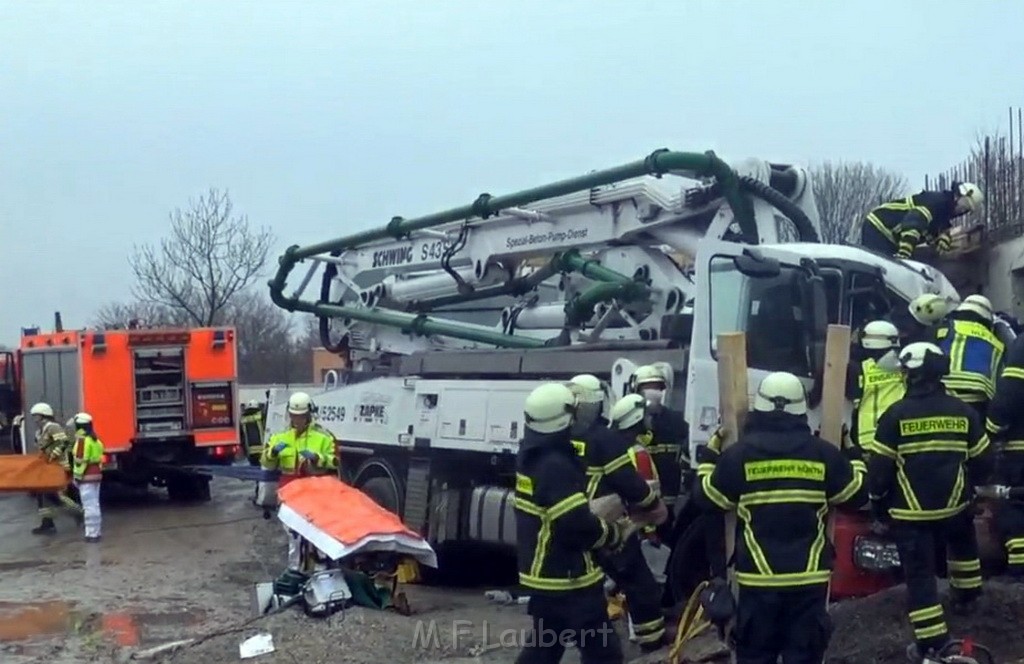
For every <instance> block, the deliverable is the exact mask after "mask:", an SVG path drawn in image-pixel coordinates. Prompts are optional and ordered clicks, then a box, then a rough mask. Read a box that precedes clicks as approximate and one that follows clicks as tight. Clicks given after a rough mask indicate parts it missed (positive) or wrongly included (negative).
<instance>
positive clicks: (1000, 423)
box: [985, 336, 1024, 581]
mask: <svg viewBox="0 0 1024 664" xmlns="http://www.w3.org/2000/svg"><path fill="white" fill-rule="evenodd" d="M1022 403H1024V336H1021V337H1017V338H1016V339H1014V340H1013V343H1011V344H1010V348H1009V349H1008V350H1007V352H1006V366H1005V367H1004V368H1003V373H1002V375H1001V376H1000V377H999V381H998V382H997V383H996V393H995V396H994V397H992V401H991V403H990V404H989V408H988V419H987V420H986V422H985V429H986V431H987V432H988V434H989V436H990V437H991V439H992V441H993V446H994V447H995V448H996V449H998V450H999V455H998V461H997V463H996V472H995V475H996V477H995V481H996V482H997V483H998V484H999V485H1002V486H1007V487H1024V412H1022V409H1021V404H1022ZM995 525H996V530H997V531H998V532H999V535H1000V537H1001V538H1002V540H1003V544H1004V545H1005V547H1006V558H1007V572H1009V574H1010V576H1012V577H1014V578H1015V579H1017V580H1022V581H1024V502H1022V501H1019V500H1003V501H1000V502H999V503H997V507H996V514H995Z"/></svg>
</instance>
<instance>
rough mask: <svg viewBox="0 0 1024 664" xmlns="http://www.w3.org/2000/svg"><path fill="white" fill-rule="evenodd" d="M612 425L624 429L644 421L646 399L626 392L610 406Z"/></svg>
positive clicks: (620, 429)
mask: <svg viewBox="0 0 1024 664" xmlns="http://www.w3.org/2000/svg"><path fill="white" fill-rule="evenodd" d="M610 415H611V419H612V427H613V428H615V429H618V430H619V431H625V430H626V429H630V428H632V427H635V426H636V425H637V424H639V423H640V422H643V421H644V417H645V416H646V415H647V400H646V399H644V398H643V397H642V396H641V395H639V394H627V395H626V396H624V397H622V398H621V399H619V400H618V401H616V402H615V405H614V406H612V410H611V413H610Z"/></svg>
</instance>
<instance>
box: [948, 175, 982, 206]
mask: <svg viewBox="0 0 1024 664" xmlns="http://www.w3.org/2000/svg"><path fill="white" fill-rule="evenodd" d="M953 195H954V196H956V211H957V214H967V213H969V212H977V211H978V210H980V209H981V206H982V204H984V202H985V195H984V194H983V193H982V191H981V188H980V187H978V185H976V184H974V183H973V182H960V183H957V184H956V186H954V187H953Z"/></svg>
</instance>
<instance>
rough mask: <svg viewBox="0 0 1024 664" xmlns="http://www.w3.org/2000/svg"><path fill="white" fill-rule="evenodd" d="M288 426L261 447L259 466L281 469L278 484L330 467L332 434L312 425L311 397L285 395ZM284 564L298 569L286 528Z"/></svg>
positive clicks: (292, 539) (293, 540) (295, 548)
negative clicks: (286, 553)
mask: <svg viewBox="0 0 1024 664" xmlns="http://www.w3.org/2000/svg"><path fill="white" fill-rule="evenodd" d="M288 419H289V421H290V426H289V427H288V429H286V430H285V431H282V432H281V433H276V434H274V435H273V436H271V438H270V440H269V441H267V444H266V445H265V446H264V447H263V455H262V457H261V459H260V466H262V467H263V468H264V469H266V470H279V471H281V478H280V480H278V488H280V487H283V486H284V485H285V484H287V483H288V482H291V481H292V480H295V479H298V478H300V477H308V476H310V475H323V474H329V473H331V472H332V469H333V467H334V438H333V437H331V436H330V435H328V434H326V433H324V431H323V429H322V428H320V427H318V426H312V425H313V409H312V400H311V399H310V398H309V395H308V394H306V393H305V392H295V393H293V394H292V395H291V396H290V397H288ZM285 530H286V531H287V532H288V567H289V568H290V569H299V566H300V562H301V561H300V555H299V542H298V535H297V534H296V533H294V532H292V531H291V530H289V529H288V528H285Z"/></svg>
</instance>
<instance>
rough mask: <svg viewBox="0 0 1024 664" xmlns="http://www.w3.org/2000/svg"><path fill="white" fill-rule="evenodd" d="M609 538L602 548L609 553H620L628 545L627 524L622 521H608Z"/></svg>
mask: <svg viewBox="0 0 1024 664" xmlns="http://www.w3.org/2000/svg"><path fill="white" fill-rule="evenodd" d="M605 524H606V525H607V526H608V539H606V540H605V542H604V546H602V547H601V548H602V549H604V550H605V551H607V552H609V553H618V552H619V551H622V549H623V548H624V547H625V546H626V539H627V536H626V525H625V523H623V522H622V521H606V522H605Z"/></svg>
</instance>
